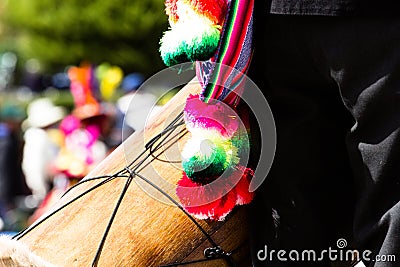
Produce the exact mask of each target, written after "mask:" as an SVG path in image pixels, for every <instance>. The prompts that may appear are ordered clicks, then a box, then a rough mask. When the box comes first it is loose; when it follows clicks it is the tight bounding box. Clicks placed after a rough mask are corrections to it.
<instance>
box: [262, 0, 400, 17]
mask: <svg viewBox="0 0 400 267" xmlns="http://www.w3.org/2000/svg"><path fill="white" fill-rule="evenodd" d="M397 6H398V2H397V1H396V0H381V1H373V2H372V1H370V0H270V7H269V10H270V12H271V13H273V14H290V15H323V16H354V15H368V16H370V15H397V14H398V8H397Z"/></svg>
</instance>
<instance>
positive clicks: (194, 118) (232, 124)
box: [183, 95, 239, 138]
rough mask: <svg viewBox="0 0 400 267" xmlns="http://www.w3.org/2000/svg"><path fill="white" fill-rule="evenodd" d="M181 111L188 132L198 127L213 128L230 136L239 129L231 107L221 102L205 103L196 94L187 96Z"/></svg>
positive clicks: (237, 119)
mask: <svg viewBox="0 0 400 267" xmlns="http://www.w3.org/2000/svg"><path fill="white" fill-rule="evenodd" d="M183 113H184V119H185V123H186V127H187V128H188V130H189V131H190V132H194V131H196V129H199V128H200V129H201V128H203V129H214V130H216V131H218V132H219V133H220V134H221V135H222V136H224V137H227V138H231V137H233V135H234V134H236V133H237V131H238V129H239V118H238V116H237V114H236V112H235V111H234V110H233V109H232V108H230V107H229V106H227V105H226V104H224V103H222V102H213V103H210V104H208V103H205V102H203V101H201V100H200V98H199V96H198V95H190V96H189V97H188V99H187V100H186V105H185V107H184V110H183Z"/></svg>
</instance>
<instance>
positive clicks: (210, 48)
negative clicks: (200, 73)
mask: <svg viewBox="0 0 400 267" xmlns="http://www.w3.org/2000/svg"><path fill="white" fill-rule="evenodd" d="M219 38H220V31H219V30H218V29H217V28H215V27H214V26H212V25H208V24H202V23H195V24H189V23H178V24H177V25H175V26H174V27H173V28H172V29H171V30H169V31H166V32H165V33H164V36H163V37H162V38H161V41H160V53H161V58H162V60H163V61H164V63H165V65H167V66H173V65H176V64H179V63H184V62H188V61H195V60H207V59H209V58H210V57H212V56H213V54H214V53H215V50H216V49H217V47H218V42H219Z"/></svg>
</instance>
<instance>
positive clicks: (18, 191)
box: [0, 104, 29, 230]
mask: <svg viewBox="0 0 400 267" xmlns="http://www.w3.org/2000/svg"><path fill="white" fill-rule="evenodd" d="M23 118H24V113H23V110H22V109H21V108H19V107H17V106H14V105H9V104H6V105H4V106H3V107H2V108H1V110H0V120H1V122H0V221H3V222H2V223H0V224H2V226H3V227H7V225H8V224H9V223H10V222H9V220H8V218H7V212H8V211H9V210H11V209H13V208H14V206H15V202H16V197H17V196H20V195H27V194H29V190H28V189H27V186H26V184H25V181H24V177H23V173H22V169H21V147H22V142H21V138H20V131H21V128H20V126H21V121H22V119H23ZM1 228H2V227H0V230H1Z"/></svg>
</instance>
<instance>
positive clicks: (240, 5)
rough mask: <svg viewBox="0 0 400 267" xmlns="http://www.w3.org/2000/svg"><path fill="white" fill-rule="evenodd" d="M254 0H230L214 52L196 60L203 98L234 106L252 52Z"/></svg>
mask: <svg viewBox="0 0 400 267" xmlns="http://www.w3.org/2000/svg"><path fill="white" fill-rule="evenodd" d="M253 9H254V0H231V1H230V3H229V10H228V12H227V18H226V20H225V23H224V27H223V30H222V36H221V40H220V43H219V46H218V49H217V52H216V53H215V55H214V56H213V57H212V58H211V59H210V60H208V61H197V62H196V74H197V77H198V79H199V81H200V84H201V86H202V88H203V91H202V93H201V98H202V100H203V101H204V102H207V103H208V102H209V101H210V100H212V99H218V100H219V101H223V102H224V103H226V104H228V105H230V106H231V107H236V106H237V104H238V102H239V99H240V96H241V94H242V92H243V90H244V81H245V79H244V77H245V75H244V74H246V72H247V70H248V68H249V65H250V61H251V56H252V34H253Z"/></svg>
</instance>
